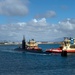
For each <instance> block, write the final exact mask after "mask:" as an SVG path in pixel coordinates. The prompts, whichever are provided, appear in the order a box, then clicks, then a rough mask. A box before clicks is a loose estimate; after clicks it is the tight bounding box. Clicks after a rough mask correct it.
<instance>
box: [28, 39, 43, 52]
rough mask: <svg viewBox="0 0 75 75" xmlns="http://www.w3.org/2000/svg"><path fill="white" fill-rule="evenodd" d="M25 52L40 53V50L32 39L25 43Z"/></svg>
mask: <svg viewBox="0 0 75 75" xmlns="http://www.w3.org/2000/svg"><path fill="white" fill-rule="evenodd" d="M27 51H30V52H42V49H41V48H39V47H38V44H37V42H36V41H35V40H34V39H31V40H29V42H28V43H27Z"/></svg>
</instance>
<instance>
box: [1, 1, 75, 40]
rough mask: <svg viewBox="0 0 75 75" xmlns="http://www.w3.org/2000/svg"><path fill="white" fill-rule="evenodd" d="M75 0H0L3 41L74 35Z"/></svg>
mask: <svg viewBox="0 0 75 75" xmlns="http://www.w3.org/2000/svg"><path fill="white" fill-rule="evenodd" d="M74 9H75V0H0V41H3V40H7V41H21V40H22V37H23V35H25V38H26V40H27V41H28V40H30V39H35V40H36V41H54V40H56V39H59V38H63V37H73V38H75V10H74Z"/></svg>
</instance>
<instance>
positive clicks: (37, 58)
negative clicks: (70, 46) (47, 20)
mask: <svg viewBox="0 0 75 75" xmlns="http://www.w3.org/2000/svg"><path fill="white" fill-rule="evenodd" d="M59 46H60V45H58V44H40V45H39V47H41V48H42V49H43V51H45V50H46V49H48V48H57V47H59ZM17 47H18V46H14V45H11V46H7V45H6V46H3V45H1V46H0V75H75V55H69V56H67V57H61V54H40V53H30V52H19V51H14V49H15V48H17Z"/></svg>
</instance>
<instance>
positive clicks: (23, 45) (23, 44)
mask: <svg viewBox="0 0 75 75" xmlns="http://www.w3.org/2000/svg"><path fill="white" fill-rule="evenodd" d="M22 49H26V41H25V36H24V35H23V40H22Z"/></svg>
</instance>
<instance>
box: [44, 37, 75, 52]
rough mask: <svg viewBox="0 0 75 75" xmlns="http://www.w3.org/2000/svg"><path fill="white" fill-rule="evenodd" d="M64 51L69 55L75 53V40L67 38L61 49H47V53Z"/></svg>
mask: <svg viewBox="0 0 75 75" xmlns="http://www.w3.org/2000/svg"><path fill="white" fill-rule="evenodd" d="M63 50H65V51H67V53H75V43H74V39H73V38H65V39H64V41H63V44H62V45H61V46H60V47H59V48H55V49H47V50H46V51H45V52H46V53H61V52H62V51H63Z"/></svg>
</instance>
